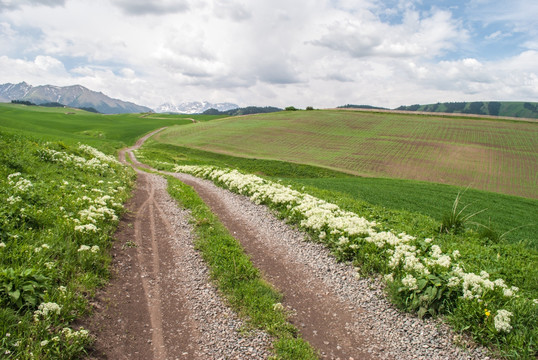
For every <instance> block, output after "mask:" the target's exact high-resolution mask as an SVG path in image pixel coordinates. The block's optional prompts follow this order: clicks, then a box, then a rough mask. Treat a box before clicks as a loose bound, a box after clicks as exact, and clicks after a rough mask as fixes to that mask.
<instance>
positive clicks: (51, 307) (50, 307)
mask: <svg viewBox="0 0 538 360" xmlns="http://www.w3.org/2000/svg"><path fill="white" fill-rule="evenodd" d="M61 311H62V307H61V306H60V305H58V304H56V303H53V302H47V303H42V304H40V305H39V308H38V309H37V310H36V311H34V320H35V321H39V319H40V318H41V317H42V318H47V317H48V316H49V314H50V315H60V312H61Z"/></svg>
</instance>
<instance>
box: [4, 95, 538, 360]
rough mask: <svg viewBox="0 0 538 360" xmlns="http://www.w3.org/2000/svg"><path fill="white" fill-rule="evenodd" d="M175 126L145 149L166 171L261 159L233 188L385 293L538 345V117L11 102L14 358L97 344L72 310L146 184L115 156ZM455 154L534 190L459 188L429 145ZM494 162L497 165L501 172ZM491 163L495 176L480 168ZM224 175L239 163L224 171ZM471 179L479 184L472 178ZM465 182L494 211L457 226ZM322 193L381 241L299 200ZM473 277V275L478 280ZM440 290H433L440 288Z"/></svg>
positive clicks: (66, 354)
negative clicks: (451, 223)
mask: <svg viewBox="0 0 538 360" xmlns="http://www.w3.org/2000/svg"><path fill="white" fill-rule="evenodd" d="M357 116H358V117H359V118H357ZM193 118H194V119H196V120H197V123H193V121H192V119H193ZM175 125H178V126H175ZM179 125H180V126H179ZM163 126H169V129H168V130H165V132H164V133H162V135H160V136H157V137H155V138H154V139H152V140H150V141H148V142H147V144H146V145H145V146H144V147H143V148H142V149H141V150H140V151H139V152H138V156H139V158H140V160H142V161H143V162H146V163H148V164H151V165H153V166H154V167H156V168H161V169H167V170H172V169H175V168H176V166H178V165H179V166H185V165H190V166H195V168H193V169H192V172H197V171H198V170H196V167H198V166H200V165H210V166H217V167H219V168H220V169H224V170H219V169H216V170H215V171H216V174H220V175H218V176H217V175H215V178H214V179H213V180H215V181H217V182H218V183H219V184H220V185H221V186H225V187H229V188H231V189H232V190H233V189H234V185H233V182H234V181H236V180H235V179H243V178H242V175H240V174H238V173H233V172H231V170H226V169H239V170H240V172H241V173H242V174H256V175H257V176H258V177H259V178H260V179H261V180H252V179H254V178H251V177H247V178H246V179H249V180H248V181H247V180H240V181H241V183H243V184H245V187H244V189H239V190H238V189H235V190H238V191H239V192H241V191H245V194H247V195H249V196H254V194H259V195H255V196H256V199H257V200H258V201H260V202H263V203H266V204H267V205H269V206H271V207H274V208H275V210H276V211H279V212H280V214H281V216H282V217H285V218H288V221H290V222H295V223H296V224H297V225H298V226H300V227H302V228H303V229H304V230H305V231H307V232H309V233H310V234H311V235H312V236H313V239H315V241H320V242H324V243H326V245H327V246H328V247H329V248H331V250H332V251H333V253H334V254H335V256H336V258H337V259H339V260H341V261H351V262H353V263H354V264H355V265H356V266H357V267H359V268H360V269H361V274H363V275H368V276H371V275H373V276H379V274H381V275H384V276H385V279H386V281H387V292H388V294H389V296H390V297H391V298H392V299H393V301H394V302H395V304H396V305H397V306H399V307H401V308H402V309H406V310H408V311H412V312H418V313H419V315H420V316H432V315H437V314H439V313H441V314H444V315H445V316H446V319H447V321H449V322H450V323H451V324H452V325H453V326H454V328H455V329H457V330H458V331H465V332H467V333H470V334H471V335H473V337H474V338H475V339H476V340H477V341H479V342H481V343H484V344H486V345H488V346H490V347H491V348H492V349H493V350H495V351H500V352H501V354H502V355H503V356H505V357H507V358H533V357H535V356H536V351H537V350H536V341H535V339H536V336H537V333H536V331H537V328H538V326H536V324H537V322H538V311H537V300H536V299H537V298H538V272H537V271H538V270H537V269H538V265H537V264H538V245H537V241H536V234H537V233H538V228H537V226H538V225H537V219H536V214H537V213H538V211H537V210H538V200H536V197H537V196H536V171H535V170H536V168H537V163H536V160H537V154H536V150H537V147H536V144H537V137H536V124H533V123H519V122H506V121H499V122H496V121H492V120H480V119H478V120H477V119H472V120H471V119H457V118H456V119H453V118H444V117H430V116H412V115H394V114H390V115H386V114H374V113H366V114H364V113H360V115H357V114H355V113H352V112H343V111H308V112H306V111H300V112H282V113H276V114H267V115H256V116H246V117H239V118H231V119H218V117H203V116H200V117H198V116H192V115H184V116H176V115H163V114H127V115H100V114H93V113H86V112H84V111H80V110H74V109H63V108H61V109H53V108H40V107H25V106H21V105H12V104H0V145H1V146H0V173H1V178H0V191H1V192H2V195H3V197H4V198H6V199H8V200H9V201H6V202H5V203H4V204H2V207H1V208H0V216H1V222H0V225H1V226H2V229H1V230H2V232H1V234H2V238H1V239H0V265H1V269H0V270H1V273H0V282H1V283H0V301H1V304H2V310H1V312H0V317H1V319H0V324H1V325H0V326H2V327H0V335H3V337H2V339H3V340H2V343H1V344H0V348H1V351H2V354H3V355H4V356H5V357H7V358H9V357H12V358H23V359H24V358H32V356H30V355H29V354H33V357H35V358H72V357H76V356H78V355H79V354H83V353H84V351H86V349H87V347H88V345H89V343H90V342H91V337H89V336H88V334H87V333H85V332H84V331H83V329H79V328H74V327H73V326H71V323H72V322H73V321H74V320H75V319H77V318H79V317H81V316H84V315H85V314H87V312H88V305H87V300H88V296H89V295H91V294H92V292H93V291H95V289H96V287H98V286H101V285H103V284H105V283H106V281H107V277H108V270H107V264H108V262H109V261H110V259H109V257H108V255H107V249H108V248H109V247H110V244H111V241H113V239H112V234H113V231H114V228H115V223H116V221H117V217H119V216H120V215H121V212H122V207H121V206H120V205H121V203H122V202H123V201H124V200H125V199H126V197H128V194H129V192H130V189H131V187H132V185H133V173H132V172H130V171H128V170H127V169H125V168H123V167H120V166H119V165H118V164H117V163H116V162H115V161H114V160H113V156H110V155H113V154H114V153H115V151H116V150H117V149H118V148H121V147H124V146H127V145H131V144H133V143H134V142H135V140H136V139H137V138H139V137H141V136H142V135H144V134H146V133H148V132H150V131H151V130H154V129H156V128H160V127H163ZM460 137H461V139H460ZM417 139H422V140H420V141H419V140H417ZM339 141H341V143H340V142H339ZM400 142H401V143H402V144H400V145H397V143H400ZM423 143H429V144H430V145H428V146H425V145H424V144H423ZM81 144H90V145H92V146H93V147H94V148H93V150H92V148H89V147H87V146H86V145H81ZM403 144H406V145H405V146H407V147H406V149H407V150H405V151H403V148H402V146H404V145H403ZM417 144H418V145H417ZM447 144H448V145H447ZM373 145H375V146H373ZM417 146H418V147H417ZM447 146H448V147H447ZM459 148H463V149H469V148H473V149H475V148H476V149H481V151H479V152H478V153H479V154H483V153H488V152H489V151H493V153H491V154H490V156H489V157H483V156H482V157H480V156H479V157H472V156H471V155H472V153H473V152H468V154H467V155H468V156H467V155H466V156H463V155H461V151H460V152H458V151H455V150H454V149H459ZM201 149H206V150H210V151H204V150H201ZM350 149H354V150H350ZM433 149H437V150H435V151H434V150H433ZM439 149H445V150H443V151H445V152H443V151H441V150H439ZM447 149H452V150H451V151H448V150H447ZM101 151H103V152H104V153H103V152H101ZM415 152H416V154H415ZM346 153H349V154H352V155H353V156H354V157H353V161H351V160H350V161H349V162H342V163H337V162H335V161H334V160H335V159H337V158H343V157H344V156H345V154H346ZM105 154H108V155H105ZM450 154H453V155H454V159H452V160H451V161H456V160H458V159H459V161H460V162H463V163H465V164H466V165H465V166H464V164H460V167H458V166H456V165H455V169H456V171H454V174H452V175H454V177H453V179H460V180H461V178H463V177H462V176H461V174H465V176H467V177H468V179H481V180H482V183H484V184H490V186H493V185H491V184H497V185H499V184H501V183H503V184H508V183H510V184H512V185H511V186H512V191H506V190H502V189H500V190H499V189H497V188H496V190H495V191H498V192H505V193H507V194H511V193H513V192H517V193H518V194H519V195H520V196H511V195H504V194H499V193H497V192H488V191H481V190H476V189H475V188H480V186H476V184H477V183H476V182H473V183H472V184H469V183H468V182H466V181H459V180H458V181H459V182H458V181H454V182H456V183H457V184H458V185H460V186H459V187H458V186H452V185H445V184H440V183H441V182H447V183H449V181H445V180H446V179H445V178H444V177H443V176H448V175H450V171H448V170H447V171H445V170H444V167H450V164H449V162H445V163H444V165H443V166H441V165H438V164H437V162H439V161H440V160H436V161H431V162H428V161H426V160H425V159H428V158H435V156H437V159H438V158H440V157H442V156H443V155H444V156H449V155H450ZM458 154H460V155H458ZM492 154H497V155H499V157H498V158H497V157H496V155H495V156H493V155H492ZM233 155H239V156H233ZM434 155H435V156H434ZM458 156H459V157H458ZM377 157H378V158H379V159H385V160H386V161H387V162H388V164H390V166H388V167H380V168H379V169H383V171H381V172H380V174H378V173H376V172H374V171H373V170H368V171H367V172H364V173H367V174H368V175H369V176H370V177H358V176H355V175H354V174H355V173H359V172H361V171H365V170H364V169H362V168H361V169H359V170H360V171H359V170H357V171H356V170H350V169H348V168H344V167H343V165H338V164H355V165H356V164H362V165H361V166H362V167H363V168H365V169H369V168H368V166H370V168H372V166H373V165H372V164H374V163H375V161H376V158H377ZM357 159H363V162H362V163H361V162H359V161H358V160H357ZM387 159H388V160H387ZM471 159H473V160H472V161H471ZM447 161H448V160H447ZM402 162H408V163H409V164H414V165H413V166H416V167H417V171H416V172H415V173H413V174H414V175H417V174H419V175H420V174H422V172H426V173H428V172H427V171H430V172H429V175H428V176H431V177H432V178H431V179H430V178H428V180H429V182H425V181H415V180H409V179H415V178H414V177H413V176H414V175H413V174H411V175H413V176H411V175H410V173H405V172H401V173H400V175H399V176H400V177H402V178H409V179H396V178H395V177H397V176H396V175H391V174H388V173H387V172H388V171H389V170H391V169H392V168H391V167H392V166H395V167H397V166H396V165H398V164H400V163H402ZM421 162H423V163H424V164H423V165H422V167H420V166H419V165H420V163H421ZM335 164H336V165H337V166H335ZM365 164H366V165H365ZM368 164H369V165H368ZM394 164H396V165H394ZM469 164H474V165H473V166H469ZM486 165H487V166H486ZM346 166H348V165H346ZM401 167H402V165H400V168H401ZM405 167H409V166H407V165H406V166H405ZM514 167H518V168H519V169H520V170H521V171H520V172H519V173H514V174H512V175H513V176H512V177H514V180H512V179H510V176H508V175H510V174H505V173H504V171H505V170H506V169H508V170H510V169H514ZM357 168H358V167H357ZM373 168H375V166H374V167H373ZM493 168H494V169H497V171H496V172H493V173H492V172H491V171H490V169H493ZM181 169H182V170H183V171H187V170H188V169H189V168H181ZM484 169H489V170H487V171H486V170H484ZM501 169H502V171H501ZM525 169H526V170H525ZM112 170H113V171H112ZM508 170H506V171H508ZM189 171H190V170H189ZM376 171H378V170H376ZM379 171H380V170H379ZM204 172H205V170H203V171H202V172H200V175H201V176H202V175H203V173H204ZM486 173H487V174H488V176H487V177H484V178H482V177H483V176H485V175H484V174H486ZM209 174H210V173H209V172H208V173H207V174H206V177H210V175H209ZM225 174H230V175H226V176H225V177H223V178H222V179H220V178H219V177H220V176H223V175H225ZM376 174H377V175H376ZM458 174H459V175H458ZM495 174H497V177H495V176H494V175H495ZM373 175H375V176H383V177H382V178H375V177H372V176H373ZM441 175H443V176H441ZM456 175H458V176H456ZM211 176H213V175H211ZM226 177H227V179H228V180H226V179H225V178H226ZM466 179H467V178H466ZM225 180H226V181H225ZM251 180H252V181H254V182H262V183H263V182H264V181H266V182H267V184H269V185H271V184H279V186H282V185H285V186H284V187H285V188H286V189H289V191H295V192H294V193H292V194H293V196H291V197H287V198H286V199H288V200H286V202H280V201H281V200H278V201H276V202H275V201H273V200H271V197H270V196H267V195H262V193H261V192H259V190H257V188H256V187H255V186H254V185H249V181H251ZM229 181H231V182H229ZM479 183H480V182H479ZM267 184H266V185H267ZM518 184H519V185H518ZM468 185H471V187H470V188H468V189H466V187H467V186H468ZM497 185H496V186H497ZM178 186H180V185H179V184H174V186H172V188H176V187H178ZM264 186H265V185H264ZM271 186H273V185H271ZM247 189H248V191H253V192H252V193H249V192H248V191H247ZM279 189H281V188H279ZM182 191H183V192H188V191H187V190H186V189H183V190H182ZM287 191H288V190H285V192H287ZM275 193H278V192H275ZM458 193H462V194H463V195H462V198H461V203H460V206H459V207H458V211H459V210H461V209H462V208H463V207H464V206H466V205H469V207H468V208H466V209H465V210H464V212H463V214H464V215H468V214H471V213H473V212H476V211H480V210H482V209H487V210H486V211H484V212H482V213H480V214H477V215H476V216H475V217H473V218H472V219H469V220H468V221H467V222H464V223H463V224H462V226H461V227H460V228H456V227H454V228H451V229H443V225H442V224H443V219H444V218H445V217H446V216H447V214H448V215H450V214H451V212H452V205H453V202H454V199H455V198H456V196H457V195H458ZM522 194H523V195H524V194H526V195H524V196H526V197H527V198H524V197H521V196H523V195H522ZM173 195H174V196H176V197H177V196H179V195H178V194H173ZM308 196H313V197H315V198H317V199H318V200H316V201H323V202H327V203H331V204H332V205H327V209H334V206H337V207H338V208H339V209H341V210H342V211H344V212H350V213H351V214H355V215H349V216H351V218H353V219H355V216H358V217H360V218H364V219H365V220H366V221H367V222H375V224H376V225H375V226H371V227H368V228H365V229H366V231H368V232H369V233H370V235H371V236H370V240H366V239H367V238H368V237H365V236H364V234H363V233H354V232H352V233H350V232H349V229H346V228H343V229H337V228H330V227H329V226H332V225H330V224H326V225H315V226H314V227H311V226H310V225H308V224H310V218H311V216H310V215H308V214H310V213H302V212H300V211H299V210H297V211H296V210H292V209H295V207H297V205H300V204H299V202H301V201H303V200H302V199H305V198H306V199H309V198H308ZM319 204H322V203H319ZM288 206H289V207H288ZM324 207H325V205H323V206H322V207H321V208H324ZM311 210H312V209H311ZM309 211H310V210H309ZM305 214H306V215H305ZM338 214H342V212H338ZM203 216H204V217H208V216H209V215H203ZM331 216H332V215H331ZM353 221H355V220H353ZM473 222H474V223H480V224H481V225H477V224H473ZM312 224H317V223H316V222H312ZM92 225H93V226H92ZM316 226H321V227H319V228H318V227H316ZM94 227H95V231H94ZM322 231H323V233H322ZM331 231H335V232H334V234H333V233H332V232H331ZM339 232H340V233H339ZM381 233H382V234H384V235H383V236H385V235H386V236H388V239H394V238H391V236H390V235H388V234H389V233H391V234H393V235H394V236H396V238H398V239H400V240H402V239H407V240H405V241H404V242H405V244H404V243H399V242H400V240H398V241H396V240H390V241H386V240H382V241H381V242H379V241H380V240H376V241H378V242H377V243H376V244H377V245H375V246H373V244H372V243H370V241H372V240H371V239H373V238H372V236H373V235H375V234H381ZM403 233H405V234H409V235H410V236H412V237H413V238H414V239H412V240H411V238H408V237H405V236H403V235H402V234H403ZM342 237H343V238H342ZM428 239H431V240H428ZM391 242H394V244H397V245H398V244H399V245H398V246H403V245H406V246H407V245H409V246H414V247H415V250H413V251H410V249H409V248H407V251H406V252H403V253H402V251H403V247H400V248H397V247H394V246H393V245H394V244H392V243H391ZM379 244H382V246H381V247H379ZM380 249H381V250H380ZM398 249H399V250H398ZM441 249H442V250H441ZM417 250H418V252H417ZM391 251H393V253H392V255H391ZM398 251H400V252H398ZM395 253H398V254H401V255H402V257H401V258H400V260H402V259H412V258H414V259H419V260H418V261H419V262H421V263H423V264H425V265H424V266H425V267H427V268H428V269H429V270H428V272H429V274H425V273H424V272H417V271H416V269H415V270H410V269H409V268H407V267H406V266H405V265H404V263H403V262H399V263H398V264H395V261H393V262H390V261H389V260H390V259H392V258H394V256H395ZM419 253H420V256H419ZM447 256H448V257H449V258H450V259H449V260H447V259H448V258H447ZM406 261H407V260H406ZM409 261H410V262H411V260H409ZM413 261H415V260H413ZM447 261H450V263H449V264H457V265H458V266H459V269H461V271H459V272H457V273H454V272H453V269H452V268H450V267H445V265H446V264H447ZM389 264H392V265H394V266H392V265H389ZM416 264H418V263H417V262H415V265H416ZM376 274H377V275H376ZM486 274H487V276H486ZM425 275H428V276H430V275H431V276H435V278H432V277H428V276H425ZM410 276H411V277H413V279H414V280H413V279H411V277H410ZM454 277H457V278H458V279H459V280H458V281H459V283H458V285H459V286H461V285H462V284H467V285H463V286H464V287H465V286H467V291H471V292H472V297H473V299H474V300H472V301H468V300H469V299H468V298H465V294H466V293H465V292H459V291H460V290H458V291H456V290H454V289H455V288H454V286H455V285H454V282H455V279H452V278H454ZM490 278H491V280H489V279H490ZM450 279H452V280H450ZM465 279H467V280H465ZM497 280H498V281H497ZM501 280H502V281H501ZM414 281H417V283H415V282H414ZM450 281H452V282H450ZM470 281H471V282H474V284H475V285H476V287H475V288H470V287H469V286H470V284H471V283H470ZM437 284H439V285H437ZM477 284H478V285H477ZM492 284H493V285H492ZM414 285H417V287H416V288H415V286H414ZM490 286H491V288H489V287H490ZM486 287H487V288H486ZM437 288H439V290H440V289H442V291H439V290H435V289H437ZM478 289H481V290H478ZM463 291H465V288H463ZM25 292H26V293H25ZM426 292H427V293H426ZM433 292H435V296H433V295H432V294H433ZM441 293H442V295H441ZM467 295H469V293H467ZM477 295H479V296H478V297H477ZM432 297H433V298H434V299H433V300H432V299H430V300H432V301H430V300H427V299H428V298H432ZM426 300H427V301H426ZM481 301H482V302H481ZM45 304H47V305H45ZM42 305H43V306H42ZM508 313H510V315H508ZM36 319H37V320H36ZM495 319H497V320H498V321H497V320H495ZM501 320H503V321H501ZM503 326H504V327H503ZM50 329H54V331H50ZM8 355H9V356H8Z"/></svg>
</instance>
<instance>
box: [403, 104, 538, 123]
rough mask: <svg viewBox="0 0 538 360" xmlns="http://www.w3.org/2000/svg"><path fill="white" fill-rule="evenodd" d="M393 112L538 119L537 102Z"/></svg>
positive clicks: (415, 107) (420, 107)
mask: <svg viewBox="0 0 538 360" xmlns="http://www.w3.org/2000/svg"><path fill="white" fill-rule="evenodd" d="M395 110H405V111H425V112H442V113H454V114H475V115H491V116H505V117H520V118H532V119H538V103H537V102H522V101H519V102H516V101H475V102H445V103H437V104H428V105H418V104H417V105H409V106H405V105H404V106H400V107H399V108H397V109H395Z"/></svg>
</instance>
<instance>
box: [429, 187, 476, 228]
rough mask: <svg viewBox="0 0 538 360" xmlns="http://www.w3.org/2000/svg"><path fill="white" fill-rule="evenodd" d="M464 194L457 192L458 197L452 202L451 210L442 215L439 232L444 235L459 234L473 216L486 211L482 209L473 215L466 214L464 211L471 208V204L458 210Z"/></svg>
mask: <svg viewBox="0 0 538 360" xmlns="http://www.w3.org/2000/svg"><path fill="white" fill-rule="evenodd" d="M464 193H465V192H463V193H462V192H458V195H456V199H455V200H454V203H453V204H452V210H451V211H449V212H447V213H445V215H443V220H442V223H441V227H440V229H439V231H441V232H446V233H453V234H460V233H462V232H463V231H464V230H465V224H467V223H468V222H469V220H471V218H473V217H474V216H476V215H478V214H480V213H481V212H484V211H486V209H482V210H479V211H476V212H474V213H470V214H466V213H465V210H466V209H467V208H468V207H469V206H471V204H467V205H465V206H463V207H462V208H459V205H460V200H461V196H462V195H463V194H464Z"/></svg>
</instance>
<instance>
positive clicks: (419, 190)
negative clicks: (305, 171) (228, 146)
mask: <svg viewBox="0 0 538 360" xmlns="http://www.w3.org/2000/svg"><path fill="white" fill-rule="evenodd" d="M285 181H286V183H290V184H294V185H296V186H297V187H299V188H300V187H301V186H309V187H314V188H317V189H322V190H327V191H331V192H332V193H333V194H334V195H333V196H334V197H336V198H344V197H345V198H349V200H350V201H353V200H356V201H366V202H368V203H370V204H372V205H378V206H381V207H385V208H388V209H395V210H405V211H409V212H413V213H419V214H421V215H426V216H429V217H431V218H433V219H435V220H436V221H439V222H441V221H442V220H443V217H444V215H445V214H446V213H447V212H448V211H449V210H450V209H451V207H452V204H453V203H454V200H455V198H456V196H457V194H458V192H460V191H464V190H465V189H463V188H458V187H455V186H450V185H444V184H435V183H427V182H423V181H413V180H399V179H384V178H381V179H380V178H362V177H350V178H341V179H331V178H319V179H309V178H305V179H289V180H288V179H287V180H285ZM460 201H461V203H462V204H463V205H464V206H465V205H469V207H468V210H469V213H473V212H476V211H480V210H482V209H486V211H484V212H482V213H479V214H477V215H476V216H475V217H473V219H472V221H474V222H476V223H480V224H483V225H485V226H488V227H490V228H492V229H493V230H494V232H495V233H496V234H498V235H502V234H504V233H506V232H508V233H507V234H506V235H505V236H504V242H507V243H513V244H516V243H521V244H522V245H524V246H525V247H527V248H531V249H534V250H538V239H537V238H536V234H538V219H537V218H536V214H537V213H538V201H537V200H534V199H526V198H522V197H517V196H510V195H503V194H497V193H492V192H486V191H480V190H474V189H467V191H465V193H464V194H463V196H462V198H461V200H460ZM466 214H468V213H466ZM469 225H470V227H471V228H475V229H477V230H479V228H480V227H478V228H477V226H476V225H475V226H473V225H472V224H469ZM501 240H502V239H501Z"/></svg>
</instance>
